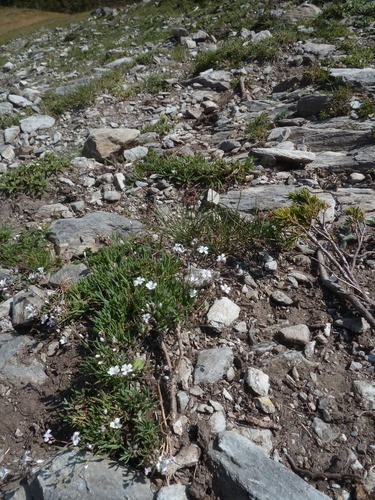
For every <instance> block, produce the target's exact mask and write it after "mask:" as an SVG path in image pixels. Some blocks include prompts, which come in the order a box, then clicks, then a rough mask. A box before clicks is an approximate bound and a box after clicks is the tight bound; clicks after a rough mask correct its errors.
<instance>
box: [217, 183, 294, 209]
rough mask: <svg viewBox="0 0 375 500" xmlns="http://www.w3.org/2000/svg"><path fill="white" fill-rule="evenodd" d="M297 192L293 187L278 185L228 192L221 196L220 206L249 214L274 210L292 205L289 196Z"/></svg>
mask: <svg viewBox="0 0 375 500" xmlns="http://www.w3.org/2000/svg"><path fill="white" fill-rule="evenodd" d="M295 190H296V188H295V187H293V186H285V185H284V184H277V185H268V186H256V187H250V188H247V189H242V190H235V191H228V192H227V193H226V194H223V195H221V196H220V205H223V206H224V207H227V208H232V209H236V210H238V211H239V212H243V213H247V214H250V213H253V212H254V210H272V209H274V208H279V207H281V206H283V205H287V204H290V201H289V200H288V199H287V196H288V194H289V193H291V192H292V191H295Z"/></svg>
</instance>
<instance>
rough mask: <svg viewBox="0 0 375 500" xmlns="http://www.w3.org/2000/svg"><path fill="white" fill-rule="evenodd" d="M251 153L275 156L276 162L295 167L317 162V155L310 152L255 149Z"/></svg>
mask: <svg viewBox="0 0 375 500" xmlns="http://www.w3.org/2000/svg"><path fill="white" fill-rule="evenodd" d="M251 152H252V153H253V154H254V155H256V156H273V157H274V158H275V160H276V162H284V163H289V164H293V165H307V164H308V163H311V162H312V161H314V160H315V153H310V152H308V151H298V150H288V149H282V148H253V149H252V150H251Z"/></svg>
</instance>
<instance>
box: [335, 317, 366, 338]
mask: <svg viewBox="0 0 375 500" xmlns="http://www.w3.org/2000/svg"><path fill="white" fill-rule="evenodd" d="M335 326H339V327H340V328H346V329H347V330H350V331H351V332H353V333H358V334H361V333H364V332H367V331H368V330H370V325H369V324H368V323H367V321H366V320H365V318H340V319H336V320H335Z"/></svg>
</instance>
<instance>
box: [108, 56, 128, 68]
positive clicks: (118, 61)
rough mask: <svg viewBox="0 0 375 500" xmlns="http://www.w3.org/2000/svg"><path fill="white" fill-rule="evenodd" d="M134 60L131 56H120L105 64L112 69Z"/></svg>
mask: <svg viewBox="0 0 375 500" xmlns="http://www.w3.org/2000/svg"><path fill="white" fill-rule="evenodd" d="M132 61H133V59H132V58H131V57H120V59H115V60H114V61H111V62H109V63H107V64H106V65H105V67H106V68H109V69H112V68H116V67H117V66H121V65H122V64H129V63H131V62H132Z"/></svg>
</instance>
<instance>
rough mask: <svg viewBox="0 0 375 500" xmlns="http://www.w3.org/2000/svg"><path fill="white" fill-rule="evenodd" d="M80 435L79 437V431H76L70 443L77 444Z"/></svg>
mask: <svg viewBox="0 0 375 500" xmlns="http://www.w3.org/2000/svg"><path fill="white" fill-rule="evenodd" d="M80 439H81V438H80V437H79V432H78V431H76V432H75V433H74V434H73V436H72V443H73V446H78V443H79V441H80Z"/></svg>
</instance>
